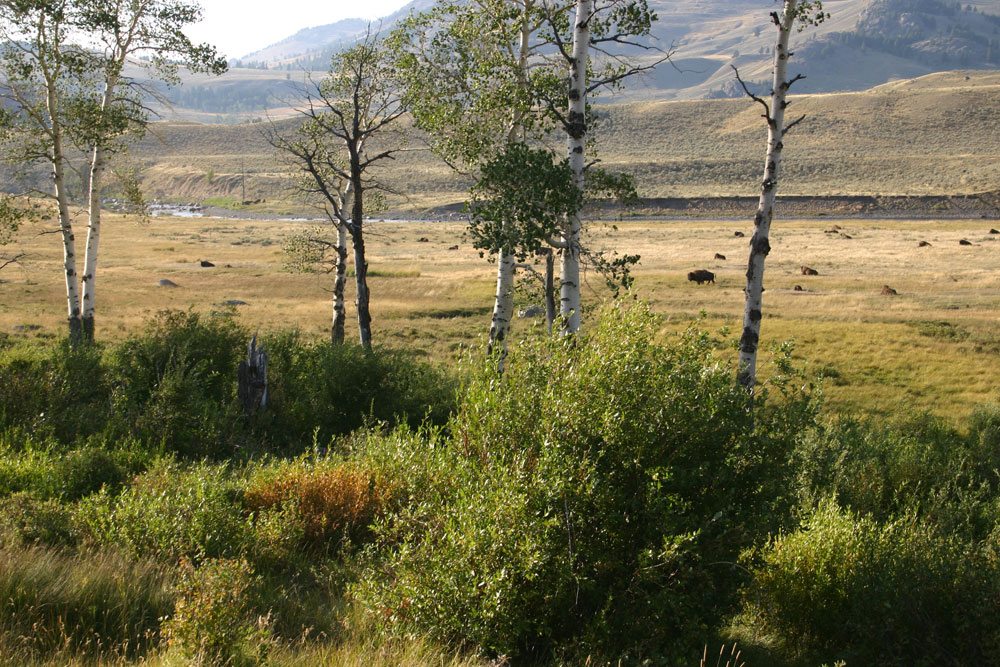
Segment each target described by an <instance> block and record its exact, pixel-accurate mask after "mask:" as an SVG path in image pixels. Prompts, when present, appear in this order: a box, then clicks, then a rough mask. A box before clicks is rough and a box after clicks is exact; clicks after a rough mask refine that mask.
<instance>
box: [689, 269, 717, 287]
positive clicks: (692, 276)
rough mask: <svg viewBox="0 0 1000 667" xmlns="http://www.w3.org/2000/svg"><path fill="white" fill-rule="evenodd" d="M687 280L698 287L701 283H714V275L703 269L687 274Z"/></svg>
mask: <svg viewBox="0 0 1000 667" xmlns="http://www.w3.org/2000/svg"><path fill="white" fill-rule="evenodd" d="M688 280H690V281H691V282H693V283H698V284H699V285H701V284H702V283H715V274H714V273H712V272H711V271H706V270H705V269H698V270H696V271H689V272H688Z"/></svg>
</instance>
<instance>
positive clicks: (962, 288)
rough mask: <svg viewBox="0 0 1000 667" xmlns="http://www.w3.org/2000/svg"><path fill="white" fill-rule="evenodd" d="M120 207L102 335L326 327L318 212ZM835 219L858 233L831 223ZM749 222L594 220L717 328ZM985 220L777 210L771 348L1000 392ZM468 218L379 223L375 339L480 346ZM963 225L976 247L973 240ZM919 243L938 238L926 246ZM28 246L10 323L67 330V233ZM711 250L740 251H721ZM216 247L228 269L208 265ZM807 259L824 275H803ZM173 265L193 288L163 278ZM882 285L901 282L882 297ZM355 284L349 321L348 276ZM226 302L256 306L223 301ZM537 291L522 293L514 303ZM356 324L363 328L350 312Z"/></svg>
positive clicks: (485, 311) (32, 239)
mask: <svg viewBox="0 0 1000 667" xmlns="http://www.w3.org/2000/svg"><path fill="white" fill-rule="evenodd" d="M109 217H110V218H111V219H110V220H109V221H108V224H107V226H106V230H105V236H104V240H103V249H102V253H103V257H102V265H101V267H100V270H99V275H98V318H97V323H98V331H99V336H100V337H102V338H105V339H115V338H121V337H123V336H125V335H127V334H128V333H130V332H133V331H135V330H136V329H137V328H138V327H139V326H140V325H141V324H142V323H143V322H144V321H145V320H146V319H148V318H149V317H150V316H152V315H153V314H155V313H156V312H157V311H159V310H162V309H178V308H179V309H189V308H191V309H194V310H197V311H200V312H209V313H211V312H215V313H218V314H220V316H228V315H231V316H234V317H238V318H240V320H241V321H242V322H243V323H245V324H247V325H249V326H250V327H252V328H256V329H260V330H271V329H276V328H282V329H284V328H297V329H299V330H300V331H302V332H303V333H304V334H305V335H306V336H315V337H318V338H319V337H324V336H325V335H326V332H327V328H328V326H329V321H330V316H331V305H330V295H329V289H330V286H331V282H332V279H331V277H330V276H327V275H324V274H322V273H316V274H303V273H293V272H291V271H289V270H288V269H287V268H286V267H285V256H284V254H283V251H282V250H281V246H282V242H283V239H284V238H285V237H286V236H288V235H290V234H293V233H295V232H296V231H299V230H301V229H302V228H303V226H304V225H307V224H310V223H301V222H291V221H261V220H253V221H237V220H223V219H178V218H153V219H152V220H151V221H150V222H149V223H148V224H145V225H140V224H138V223H136V222H134V221H131V220H126V219H122V218H120V217H117V216H109ZM833 225H839V226H840V227H841V228H842V229H843V230H844V231H845V232H847V233H849V235H850V236H851V237H852V239H850V240H847V239H843V238H841V237H839V236H836V235H831V234H826V233H824V232H825V230H826V229H828V228H830V227H831V226H833ZM749 227H750V225H749V223H748V222H747V221H711V220H697V221H670V222H649V221H628V222H619V223H618V224H617V230H616V229H614V228H613V227H612V226H611V225H610V224H609V223H592V224H591V225H590V227H589V229H590V237H591V243H592V245H594V246H596V247H604V248H608V249H614V250H618V251H619V252H629V253H639V254H640V255H641V256H642V262H641V264H640V265H639V267H638V268H637V269H636V272H635V274H636V285H635V288H634V291H635V293H636V294H637V295H638V296H639V297H640V298H642V299H646V300H648V301H650V302H651V303H652V305H653V307H654V309H655V310H656V311H657V312H659V313H661V314H662V315H663V316H664V318H665V321H666V326H667V329H670V330H677V329H679V328H681V327H683V326H686V325H687V324H688V323H689V322H691V321H692V319H696V318H698V317H699V316H700V315H701V314H702V313H705V314H706V315H707V319H706V320H705V322H704V323H703V325H704V326H708V327H711V328H715V329H718V328H721V327H728V328H729V329H730V332H731V333H730V339H731V340H732V339H734V338H736V337H738V332H739V330H740V328H741V326H742V324H741V322H742V307H743V293H742V289H743V282H744V280H745V279H744V277H743V274H744V272H745V261H746V251H747V239H746V238H737V237H735V236H734V232H735V231H737V230H742V231H745V232H749V231H750V229H749ZM989 228H990V223H989V222H988V221H980V220H965V221H933V220H918V221H912V220H871V221H865V220H833V219H823V220H814V221H802V220H789V221H785V220H781V219H778V220H776V222H775V226H774V230H773V241H772V246H773V250H772V252H771V254H770V256H769V257H768V264H767V273H766V277H765V284H766V288H767V291H766V292H765V294H764V308H765V319H764V323H763V327H762V336H763V345H764V349H766V348H767V347H768V346H773V345H774V344H776V343H778V342H781V341H785V340H789V339H791V340H794V341H795V344H796V358H797V359H799V360H800V362H801V363H802V365H803V366H804V367H805V368H806V369H807V370H808V371H810V372H815V373H821V374H823V375H825V376H826V381H825V384H824V387H825V388H824V392H825V395H826V398H827V404H828V407H829V408H830V409H841V408H844V409H857V410H864V411H874V412H878V413H884V412H890V411H892V410H894V409H899V408H903V409H928V410H931V411H933V412H935V413H938V414H941V415H945V416H949V417H954V418H960V417H961V416H964V415H966V414H968V412H969V411H970V410H971V409H972V407H973V406H974V405H975V404H976V403H980V402H983V401H989V400H996V399H997V397H998V385H997V383H996V380H995V378H997V377H1000V355H998V354H997V352H998V350H1000V333H998V332H997V330H996V320H997V315H998V313H1000V252H998V251H1000V241H998V240H997V236H996V235H990V234H988V231H989ZM463 232H464V227H463V225H462V224H461V223H458V222H411V223H398V222H397V223H391V222H375V223H372V225H371V228H370V234H369V241H368V247H369V253H370V255H369V258H370V259H369V263H370V272H371V280H370V284H371V291H372V314H373V318H374V321H373V327H374V331H375V341H376V344H381V345H388V346H391V347H398V348H406V349H408V350H412V351H414V353H417V354H420V355H422V356H425V357H428V358H430V359H433V360H436V361H440V362H443V363H454V362H456V361H457V359H458V357H459V355H460V354H461V351H462V350H463V349H467V348H469V347H475V346H478V345H481V344H482V339H483V336H484V335H485V333H486V331H487V329H488V327H489V320H490V310H491V305H492V294H493V289H494V285H495V277H494V276H495V265H492V264H489V263H488V262H487V261H485V260H484V259H482V258H481V257H480V256H479V253H478V251H476V250H475V249H474V248H472V247H471V246H470V245H469V242H468V241H467V240H466V239H465V238H463ZM422 238H426V239H427V241H420V240H419V239H422ZM962 238H967V239H969V240H971V241H973V243H975V244H976V245H974V246H971V247H966V246H960V245H959V244H958V240H959V239H962ZM920 240H927V241H930V242H931V243H932V246H931V247H930V248H918V247H917V243H918V241H920ZM456 244H457V245H458V246H459V248H458V249H457V250H450V248H451V246H453V245H456ZM26 249H27V250H28V252H29V260H28V262H27V264H26V265H25V267H24V268H23V269H22V268H14V269H8V270H7V271H5V272H4V276H3V279H4V280H5V281H6V282H4V284H2V285H0V331H2V332H3V333H6V334H8V335H13V336H16V337H41V338H47V337H52V336H53V335H62V322H63V319H62V318H63V312H64V308H65V300H64V299H65V297H64V293H63V289H64V288H63V284H62V282H61V279H60V265H61V255H60V247H59V243H58V239H57V238H56V237H53V236H48V235H47V236H40V237H39V236H29V237H27V238H26ZM715 253H720V254H722V255H724V256H725V257H726V259H725V260H716V259H713V257H714V256H715ZM202 259H206V260H210V261H212V262H213V263H214V264H215V267H214V268H202V267H201V266H200V264H199V262H198V260H202ZM802 265H807V266H810V267H813V268H815V269H817V270H818V271H819V275H818V276H803V275H802V274H801V271H800V270H799V269H800V267H801V266H802ZM694 268H706V269H709V270H711V271H713V272H714V273H716V275H717V279H716V284H715V285H704V286H698V285H695V284H693V283H689V282H688V281H687V280H686V273H687V272H688V271H690V270H691V269H694ZM161 278H168V279H170V280H173V281H174V282H175V283H177V284H178V285H179V287H177V288H162V287H158V286H157V281H158V280H159V279H161ZM584 284H585V294H586V296H587V300H588V303H590V304H596V303H597V302H598V301H599V300H601V299H604V298H607V294H608V293H607V291H606V289H605V288H604V286H603V280H602V279H601V278H600V277H599V276H597V275H594V274H593V272H590V273H587V274H586V279H585V283H584ZM796 285H798V286H800V287H802V288H803V290H804V291H795V289H794V287H795V286H796ZM883 285H890V286H891V287H893V288H894V289H896V290H897V291H898V293H899V294H898V295H897V296H891V297H887V296H883V295H882V294H881V288H882V286H883ZM347 298H348V304H349V308H348V310H349V313H350V315H349V317H350V316H352V315H353V313H352V311H353V307H352V306H351V305H350V304H351V302H353V299H354V294H353V283H352V281H350V280H349V281H348V295H347ZM229 300H238V301H244V302H246V305H236V306H231V305H226V304H225V302H226V301H229ZM526 305H529V304H528V300H527V299H526V298H525V297H523V296H519V297H518V308H523V307H524V306H526ZM540 324H541V323H540V322H539V321H538V320H524V319H516V320H515V322H514V331H515V334H516V335H520V334H524V333H527V332H532V331H534V332H537V333H538V334H539V335H540V334H541V332H542V330H543V327H541V326H540ZM36 326H38V327H41V328H40V329H39V330H33V329H32V328H33V327H36ZM348 335H349V336H354V335H356V333H355V328H354V325H353V321H351V320H350V319H349V321H348ZM765 358H766V355H765Z"/></svg>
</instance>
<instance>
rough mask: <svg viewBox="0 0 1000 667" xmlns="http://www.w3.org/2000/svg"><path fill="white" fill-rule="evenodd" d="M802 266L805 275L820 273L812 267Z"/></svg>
mask: <svg viewBox="0 0 1000 667" xmlns="http://www.w3.org/2000/svg"><path fill="white" fill-rule="evenodd" d="M800 268H801V270H802V275H804V276H818V275H819V271H817V270H816V269H811V268H809V267H808V266H803V267H800Z"/></svg>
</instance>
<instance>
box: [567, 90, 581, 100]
mask: <svg viewBox="0 0 1000 667" xmlns="http://www.w3.org/2000/svg"><path fill="white" fill-rule="evenodd" d="M569 99H571V100H573V101H576V100H578V99H580V91H579V90H577V89H576V88H575V87H573V88H570V89H569Z"/></svg>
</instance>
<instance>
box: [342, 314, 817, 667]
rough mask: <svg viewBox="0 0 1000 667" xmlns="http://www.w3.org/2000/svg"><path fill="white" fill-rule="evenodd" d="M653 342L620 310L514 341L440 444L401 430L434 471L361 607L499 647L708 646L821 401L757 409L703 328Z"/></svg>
mask: <svg viewBox="0 0 1000 667" xmlns="http://www.w3.org/2000/svg"><path fill="white" fill-rule="evenodd" d="M655 338H656V336H655V320H654V318H652V317H651V316H650V315H649V314H648V313H647V312H645V311H644V310H643V309H641V308H623V309H619V310H616V311H615V312H613V313H611V314H610V315H609V316H608V317H605V318H604V319H603V320H602V321H601V323H600V324H599V325H598V326H597V327H596V328H595V329H594V330H593V331H592V332H590V333H588V334H586V335H584V336H582V337H580V338H578V339H575V340H572V341H570V340H547V341H542V342H538V343H528V344H523V345H521V346H515V347H514V349H513V350H512V351H511V353H510V356H509V358H508V361H507V368H508V370H507V371H506V373H505V374H504V376H503V378H502V379H499V380H498V379H497V378H496V377H495V375H493V374H492V373H490V372H489V371H488V370H486V371H484V373H482V374H481V375H479V376H478V377H476V378H475V379H474V380H473V381H472V382H471V385H470V387H469V390H468V392H467V395H466V398H465V401H464V402H463V404H462V407H461V409H460V411H459V413H458V415H457V416H456V418H455V419H454V421H453V422H452V424H451V427H450V429H449V432H448V435H447V437H442V438H440V439H438V440H436V441H432V442H431V444H429V445H423V446H424V448H425V449H426V448H430V447H433V448H434V449H441V450H443V451H444V452H446V454H444V455H440V456H418V457H414V456H412V455H410V454H409V453H408V450H412V449H413V447H414V445H412V444H408V443H406V442H405V441H401V440H398V441H395V442H393V443H389V446H394V447H396V448H398V449H402V450H403V451H402V452H399V453H398V454H395V456H396V457H397V459H400V460H402V461H403V462H402V463H400V464H399V465H400V466H401V473H400V475H401V476H402V477H403V478H412V479H421V480H433V481H437V482H438V483H437V484H433V482H432V483H431V484H426V483H425V484H422V485H421V488H420V489H417V490H415V494H416V498H415V499H414V500H412V501H411V502H410V503H408V504H407V506H406V507H405V508H404V509H403V510H402V511H401V512H400V513H398V514H397V515H395V516H393V517H392V519H391V520H389V521H386V522H384V523H383V524H381V525H380V527H379V541H378V542H377V543H376V545H375V546H374V547H373V549H374V551H375V554H376V555H375V556H374V557H375V559H376V560H379V562H380V564H379V566H378V568H377V569H376V570H374V571H373V572H374V574H375V575H376V576H374V577H371V578H366V579H365V580H364V581H363V582H362V583H361V584H360V585H359V587H358V595H359V596H360V597H361V599H362V600H363V601H364V602H365V606H366V607H367V608H369V609H371V610H373V611H374V612H375V613H379V614H382V615H383V616H385V617H386V618H388V620H389V623H390V625H392V626H395V628H394V629H402V630H404V631H407V630H408V631H412V632H416V633H430V634H431V635H433V636H435V637H437V638H438V639H440V640H443V641H449V642H459V643H468V644H471V645H474V646H479V647H482V648H484V649H485V650H487V651H489V652H490V653H492V654H497V655H509V656H522V657H523V656H533V657H550V656H552V655H555V654H565V655H567V656H568V657H572V658H574V659H581V660H582V659H585V657H586V656H587V655H591V654H606V655H607V656H609V657H611V656H615V655H625V656H630V657H631V658H635V659H638V658H646V657H650V656H661V655H665V654H667V655H669V654H671V653H674V654H679V655H680V654H684V653H685V652H689V653H690V654H691V655H693V654H695V653H697V650H698V648H699V647H700V645H701V642H703V641H704V640H705V638H706V636H707V635H708V634H709V633H710V632H711V629H712V627H713V626H714V625H715V624H716V622H717V619H718V615H719V614H720V611H721V610H724V609H727V608H728V607H729V606H730V605H731V604H732V602H733V601H734V600H735V593H736V591H737V587H738V584H739V583H740V581H741V578H742V577H741V571H740V569H739V568H738V567H737V566H736V560H737V557H738V555H739V552H740V550H741V549H743V548H745V547H746V546H749V545H750V544H753V543H754V541H755V540H758V539H761V538H762V537H763V536H765V535H767V533H768V531H773V530H776V529H777V528H778V527H780V526H781V523H782V519H783V517H784V516H786V515H787V510H786V508H784V507H783V500H784V498H783V495H782V494H781V493H780V492H779V488H780V486H781V484H780V483H779V482H780V481H781V480H783V479H787V478H788V476H789V475H788V472H789V471H788V469H787V463H788V462H789V460H790V457H791V452H792V450H793V447H794V441H795V435H796V434H797V433H798V432H799V431H801V430H802V429H804V428H806V427H807V426H808V425H809V423H810V422H811V419H812V416H813V412H812V410H811V409H810V407H809V405H808V402H807V401H806V400H804V399H794V400H789V401H785V402H784V403H783V405H782V409H781V410H780V411H779V410H776V409H774V408H773V407H772V406H770V405H769V404H768V402H767V401H766V400H765V399H762V400H761V403H760V404H759V405H758V406H757V408H756V410H755V411H754V413H753V414H754V416H755V420H751V411H750V406H749V404H748V401H747V397H746V395H745V393H743V392H742V391H741V390H740V389H739V388H738V386H737V385H736V384H735V382H734V381H733V376H732V374H731V372H730V369H728V368H727V367H726V366H724V365H720V364H718V363H717V362H716V361H715V360H714V357H713V344H712V341H711V340H710V339H709V338H708V337H706V336H700V335H697V334H689V335H687V336H685V337H684V338H683V339H681V340H679V341H677V342H676V343H675V344H674V345H671V346H668V347H665V346H661V345H658V344H656V342H655ZM754 421H755V422H756V423H754ZM386 446H387V444H386V443H385V442H381V443H379V445H378V447H386ZM365 455H368V456H370V455H372V453H371V452H365ZM379 455H381V456H384V455H385V451H384V450H382V452H381V453H380V454H379ZM441 467H443V470H438V469H437V468H441ZM382 558H384V560H382Z"/></svg>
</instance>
